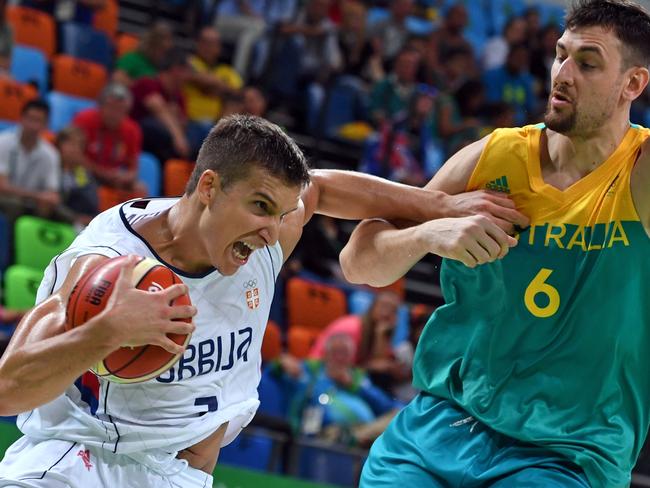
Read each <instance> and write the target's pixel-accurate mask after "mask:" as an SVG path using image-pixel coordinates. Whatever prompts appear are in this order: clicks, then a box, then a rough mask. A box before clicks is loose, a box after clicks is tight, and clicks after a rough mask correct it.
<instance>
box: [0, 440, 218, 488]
mask: <svg viewBox="0 0 650 488" xmlns="http://www.w3.org/2000/svg"><path fill="white" fill-rule="evenodd" d="M164 468H165V469H164V470H161V471H160V472H158V470H156V471H154V470H153V469H151V468H150V467H148V466H145V465H144V464H140V463H138V462H136V461H134V460H133V459H131V458H129V457H127V456H124V455H121V454H113V453H112V452H109V451H107V450H104V449H97V448H87V447H85V446H84V445H83V444H80V443H75V442H69V441H60V440H55V439H49V440H38V439H31V438H29V437H27V436H24V437H21V438H20V439H18V440H17V441H16V442H15V443H14V444H13V445H12V446H11V447H10V448H9V449H8V450H7V452H6V454H5V457H4V459H3V460H2V462H0V487H6V488H9V487H11V488H15V487H21V488H116V487H119V488H149V487H155V488H159V487H160V488H212V476H211V475H209V474H207V473H204V472H203V471H199V470H198V469H194V468H192V467H190V466H188V465H187V462H186V461H182V460H180V459H175V458H173V459H172V460H171V461H170V462H169V463H168V464H167V465H166V466H164Z"/></svg>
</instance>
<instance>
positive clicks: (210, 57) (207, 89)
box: [184, 27, 243, 147]
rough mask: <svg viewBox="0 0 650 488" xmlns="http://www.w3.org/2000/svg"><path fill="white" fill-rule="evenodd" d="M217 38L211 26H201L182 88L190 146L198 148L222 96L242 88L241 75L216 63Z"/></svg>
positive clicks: (220, 108)
mask: <svg viewBox="0 0 650 488" xmlns="http://www.w3.org/2000/svg"><path fill="white" fill-rule="evenodd" d="M220 54H221V39H220V37H219V32H217V30H216V29H214V28H213V27H203V28H202V29H201V31H200V32H199V35H198V37H197V39H196V54H194V55H193V56H190V58H189V63H190V66H191V67H192V70H193V71H192V73H191V74H190V76H189V78H188V81H187V83H186V84H185V87H184V95H185V100H186V102H187V116H188V119H189V121H190V122H189V126H188V130H189V134H190V139H191V144H192V145H193V146H194V147H198V146H200V145H201V143H202V142H203V139H204V138H205V136H207V135H208V132H210V129H211V128H212V126H213V125H214V124H215V123H216V121H217V120H218V119H219V117H221V115H222V111H223V104H224V101H223V97H224V96H229V95H233V94H237V93H238V92H239V90H240V89H241V87H242V85H243V81H242V79H241V76H239V74H238V73H237V72H236V71H235V70H234V69H233V68H232V67H231V66H229V65H227V64H224V63H219V62H218V61H219V55H220Z"/></svg>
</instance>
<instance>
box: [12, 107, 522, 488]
mask: <svg viewBox="0 0 650 488" xmlns="http://www.w3.org/2000/svg"><path fill="white" fill-rule="evenodd" d="M423 202H427V203H426V205H423ZM314 212H320V213H324V214H327V215H331V216H335V217H340V218H352V219H360V218H368V217H376V216H383V217H386V218H391V219H397V218H402V219H409V220H412V221H418V222H422V221H426V220H428V219H434V218H438V217H444V216H457V217H462V216H464V215H470V214H474V213H482V214H484V215H483V216H472V217H465V218H458V219H453V220H450V219H440V220H433V221H431V223H430V226H431V233H430V234H431V235H430V249H431V252H435V253H438V254H442V255H444V256H446V257H451V258H457V259H460V258H461V257H462V256H463V254H464V253H466V252H467V251H468V250H470V251H471V249H475V248H476V247H477V246H480V247H481V248H486V249H491V248H492V245H486V243H496V244H497V246H496V248H497V249H500V251H499V252H493V253H491V254H490V255H489V256H488V255H486V257H485V260H486V261H487V260H494V259H497V258H499V257H501V256H503V255H505V253H506V252H507V250H508V248H509V247H510V246H513V245H515V243H516V241H515V240H514V239H513V238H512V237H510V236H509V235H508V232H510V231H512V227H513V225H526V223H527V222H526V218H525V217H523V216H522V215H521V214H520V213H519V212H517V211H516V210H515V209H514V206H513V205H512V203H511V202H510V201H509V200H508V199H507V198H505V197H503V196H501V195H497V194H492V193H486V192H476V193H472V194H466V195H462V196H458V197H449V196H447V195H445V194H442V193H434V192H425V191H424V190H417V191H413V189H412V188H410V187H406V186H403V185H398V184H395V183H390V182H387V181H384V180H381V179H378V178H373V177H369V176H366V175H360V174H357V173H350V172H340V171H338V172H337V171H330V172H328V171H315V172H313V173H312V174H311V180H310V173H309V171H308V167H307V164H306V161H305V158H304V156H303V154H302V153H301V151H300V150H299V149H298V147H297V146H296V145H295V143H294V142H293V141H292V140H291V139H290V138H289V137H288V136H286V135H285V134H284V133H283V132H282V130H280V129H279V128H278V127H277V126H275V125H273V124H271V123H269V122H267V121H265V120H263V119H260V118H257V117H248V116H233V117H229V118H226V119H223V120H222V121H221V122H219V124H217V126H216V127H215V128H214V129H213V130H212V132H211V133H210V135H209V136H208V137H207V138H206V140H205V142H204V144H203V146H202V148H201V151H200V153H199V156H198V159H197V164H196V169H195V171H194V173H193V174H192V176H191V178H190V181H189V183H188V185H187V189H186V192H185V194H184V195H183V196H182V197H181V198H160V199H139V200H134V201H130V202H126V203H125V204H123V205H121V206H118V207H114V208H112V209H110V210H108V211H106V212H104V213H102V214H100V215H99V216H98V217H97V218H95V219H94V220H93V221H92V222H91V224H90V225H89V226H88V228H87V229H86V230H85V231H84V232H82V233H81V234H80V235H79V236H78V237H77V239H76V240H75V241H74V242H73V243H72V245H71V246H70V247H69V248H68V249H67V250H66V251H65V252H63V253H62V254H60V255H59V256H57V257H55V258H54V259H53V260H52V262H51V263H50V265H49V267H48V268H47V270H46V273H45V278H44V279H43V282H42V284H41V286H40V288H39V291H38V297H37V302H38V305H37V306H36V307H35V308H34V309H33V310H32V311H31V312H30V313H29V314H27V316H26V317H25V318H24V319H23V320H22V321H21V323H20V324H19V326H18V329H17V330H16V333H15V334H14V336H13V338H12V341H11V343H10V345H9V347H8V349H7V351H6V353H5V355H4V356H3V358H2V360H1V361H0V415H15V414H19V416H18V422H17V425H18V427H19V428H20V429H21V430H22V432H23V433H24V434H25V436H24V437H22V438H21V439H20V440H18V441H17V442H16V443H15V444H14V445H13V446H12V447H11V448H10V449H9V450H8V451H7V454H6V456H5V458H4V460H3V461H2V462H1V463H0V487H8V486H9V487H32V488H41V487H48V488H52V487H54V488H57V487H62V488H63V487H77V486H78V487H84V488H85V487H102V486H106V487H120V488H125V487H148V486H152V487H162V486H165V487H167V486H169V487H209V486H212V477H211V475H210V473H211V472H212V470H213V468H214V466H215V463H216V459H217V454H218V451H219V448H220V447H221V446H223V445H226V444H228V443H229V442H231V441H232V440H233V439H234V438H235V437H236V436H237V434H238V433H239V432H240V431H241V429H242V428H243V427H244V426H245V425H246V424H248V422H250V420H251V418H252V417H253V415H254V413H255V411H256V409H257V406H258V404H259V402H258V399H257V391H256V388H257V385H258V383H259V379H260V361H261V355H260V349H261V344H262V338H263V335H264V329H265V326H266V322H267V319H268V314H269V308H270V305H271V300H272V298H273V288H274V282H275V279H276V277H277V275H278V273H279V270H280V267H281V266H282V264H283V262H284V261H285V260H286V259H287V257H288V256H289V254H290V253H291V251H292V250H293V248H294V247H295V245H296V243H297V241H298V239H299V238H300V234H301V231H302V227H303V225H304V224H305V223H306V222H307V221H308V220H309V218H310V217H311V215H312V214H313V213H314ZM474 254H475V255H478V254H479V253H474ZM119 255H140V256H147V257H151V258H154V259H156V260H159V261H160V262H162V263H164V264H165V265H167V266H169V267H170V268H171V269H173V270H174V271H175V272H176V273H177V274H178V275H180V276H181V278H182V279H183V281H184V284H182V285H174V286H172V287H170V288H168V289H165V290H162V291H158V292H148V291H141V290H137V289H135V288H134V287H133V286H132V285H131V281H130V280H131V273H132V270H133V267H134V264H135V259H131V260H130V261H128V263H127V264H126V265H125V267H124V268H123V270H122V274H121V275H120V278H119V280H118V282H117V283H116V285H115V290H114V292H113V294H112V296H111V299H110V301H109V303H108V305H107V307H106V309H105V310H104V311H103V312H102V313H101V314H99V315H98V316H97V317H95V318H93V319H91V320H89V321H88V322H87V323H86V324H84V325H83V326H82V327H78V328H75V329H73V330H71V331H68V332H65V331H64V321H65V305H66V301H67V297H68V295H69V294H70V292H71V289H72V287H73V286H74V284H75V283H76V282H77V280H78V279H79V278H80V277H81V276H82V275H83V274H84V273H86V272H87V271H88V270H90V269H91V268H92V267H94V266H96V265H98V264H99V263H101V262H103V261H104V260H106V259H108V258H111V257H115V256H119ZM481 255H482V254H481ZM185 293H189V295H190V297H191V300H192V303H193V305H192V306H170V305H169V304H170V302H171V301H172V300H173V299H174V298H175V297H178V296H180V295H182V294H185ZM187 317H193V323H192V324H188V323H186V322H181V321H175V320H174V319H179V318H187ZM190 332H191V333H192V339H191V341H190V343H189V345H188V346H187V348H186V349H185V350H184V354H183V356H182V358H181V359H180V361H179V362H178V363H177V364H176V365H174V366H173V367H172V368H171V369H170V370H169V371H167V372H165V373H164V374H162V375H160V376H159V377H157V378H155V379H153V380H150V381H147V382H144V383H140V384H130V385H121V384H116V383H110V382H107V381H105V380H102V379H98V378H97V377H95V376H94V375H92V374H91V373H88V369H89V368H90V367H91V366H93V365H94V364H96V363H97V362H98V361H100V360H101V359H103V358H104V357H106V356H107V355H108V354H109V353H110V352H112V351H113V350H115V349H117V348H118V347H120V346H124V345H129V346H138V345H144V344H157V345H160V346H162V347H163V348H165V349H166V350H168V351H170V352H172V353H180V352H183V348H182V347H181V346H178V345H177V344H175V343H173V342H172V341H171V340H169V339H168V338H167V336H166V334H168V333H179V334H186V333H190Z"/></svg>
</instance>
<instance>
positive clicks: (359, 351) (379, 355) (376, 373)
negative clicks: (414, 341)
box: [309, 291, 409, 391]
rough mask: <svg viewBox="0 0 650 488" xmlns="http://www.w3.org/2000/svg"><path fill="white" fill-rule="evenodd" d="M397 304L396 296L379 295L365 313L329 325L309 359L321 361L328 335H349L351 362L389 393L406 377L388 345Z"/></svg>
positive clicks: (342, 318) (399, 302) (394, 321)
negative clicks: (351, 353) (352, 357)
mask: <svg viewBox="0 0 650 488" xmlns="http://www.w3.org/2000/svg"><path fill="white" fill-rule="evenodd" d="M400 304H401V300H400V298H399V297H398V296H397V295H396V294H395V293H393V292H390V291H383V292H379V293H378V294H377V295H376V296H375V299H374V301H373V303H372V305H371V306H370V308H369V309H368V311H367V312H366V313H365V314H363V315H346V316H345V317H341V318H340V319H337V320H335V321H334V322H332V323H331V324H330V325H328V326H327V327H326V328H325V330H323V332H321V334H320V335H319V336H318V338H317V339H316V343H315V344H314V346H313V348H312V350H311V351H310V353H309V357H311V358H315V359H320V358H322V357H323V354H324V351H325V343H326V342H327V340H328V338H329V337H330V336H332V335H335V334H346V335H349V336H350V337H351V338H352V339H353V342H354V345H355V348H354V363H355V364H356V365H357V366H359V367H361V368H364V369H366V370H367V371H368V373H369V374H370V377H371V379H372V380H373V382H374V383H375V384H377V385H379V386H380V387H382V388H383V389H385V390H387V391H388V390H390V389H391V388H392V387H393V386H394V385H395V384H397V383H400V382H402V381H403V380H404V379H405V378H406V377H408V375H409V371H408V370H407V369H405V368H404V367H403V366H402V365H401V364H400V363H399V362H398V361H397V360H396V359H395V356H394V354H393V349H392V344H391V341H392V338H393V333H394V331H395V325H396V323H397V309H398V307H399V306H400Z"/></svg>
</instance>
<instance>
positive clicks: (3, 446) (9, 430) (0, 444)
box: [0, 417, 23, 459]
mask: <svg viewBox="0 0 650 488" xmlns="http://www.w3.org/2000/svg"><path fill="white" fill-rule="evenodd" d="M22 435H23V433H22V432H21V431H20V430H18V427H16V423H15V418H12V417H0V459H2V458H4V456H5V451H6V450H7V449H8V448H9V446H10V445H11V444H13V443H14V442H15V441H17V440H18V439H19V438H20V437H22Z"/></svg>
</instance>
